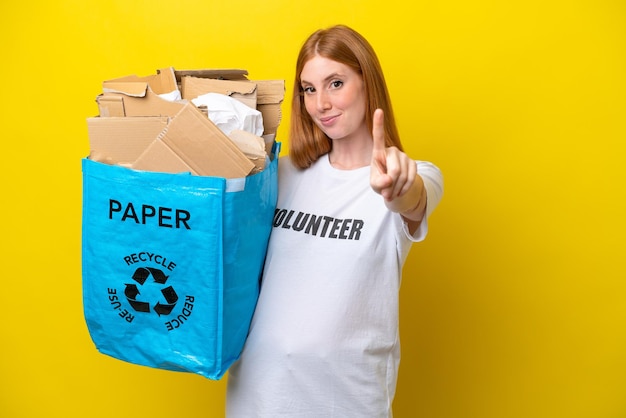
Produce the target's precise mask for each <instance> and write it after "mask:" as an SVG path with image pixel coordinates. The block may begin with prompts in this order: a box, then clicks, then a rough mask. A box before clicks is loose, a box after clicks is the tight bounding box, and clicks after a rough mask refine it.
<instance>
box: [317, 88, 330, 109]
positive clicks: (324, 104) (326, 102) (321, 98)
mask: <svg viewBox="0 0 626 418" xmlns="http://www.w3.org/2000/svg"><path fill="white" fill-rule="evenodd" d="M316 104H317V110H318V111H324V110H328V109H330V108H331V107H332V105H331V103H330V97H329V95H328V93H327V92H325V91H323V90H322V91H319V92H318V94H317V103H316Z"/></svg>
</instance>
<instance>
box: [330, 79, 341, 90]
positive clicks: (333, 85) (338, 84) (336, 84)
mask: <svg viewBox="0 0 626 418" xmlns="http://www.w3.org/2000/svg"><path fill="white" fill-rule="evenodd" d="M341 86H343V81H341V80H334V81H332V82H331V83H330V87H331V88H334V89H338V88H339V87H341Z"/></svg>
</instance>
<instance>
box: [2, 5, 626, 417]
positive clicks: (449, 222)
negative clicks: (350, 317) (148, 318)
mask: <svg viewBox="0 0 626 418" xmlns="http://www.w3.org/2000/svg"><path fill="white" fill-rule="evenodd" d="M625 18H626V5H625V3H624V2H623V1H620V0H568V1H565V0H555V1H546V0H526V1H514V2H507V1H496V0H491V1H490V0H476V1H460V0H456V1H455V0H441V1H421V0H420V1H413V2H405V1H396V0H387V1H384V2H380V1H374V0H371V1H354V2H351V1H345V0H336V1H333V2H316V1H292V0H268V1H249V0H241V1H234V2H228V1H219V2H217V1H215V2H213V1H210V0H204V1H197V0H177V1H162V0H150V1H147V0H145V1H126V0H101V1H98V2H94V1H85V0H80V1H79V0H76V1H70V0H60V1H45V2H44V1H40V2H26V1H15V0H12V1H3V2H2V5H1V6H0V22H1V25H0V34H1V35H2V48H1V49H0V54H1V56H2V60H1V67H0V106H1V119H0V120H1V121H2V124H1V134H0V138H1V141H2V153H1V155H2V163H1V164H0V170H2V171H1V172H2V195H3V197H2V205H1V206H0V220H1V222H2V242H3V244H2V258H1V259H2V269H1V270H0V272H1V275H2V281H1V282H2V297H1V303H0V307H1V309H2V310H1V311H0V323H1V325H0V384H1V389H0V416H2V417H11V418H13V417H44V416H45V417H67V416H82V417H112V416H115V417H147V416H149V417H153V418H158V417H167V418H171V417H189V418H190V417H220V416H222V415H223V406H224V401H223V398H224V391H225V384H224V383H225V382H224V381H220V382H214V381H210V380H207V379H204V378H202V377H199V376H196V375H189V374H182V373H174V372H165V371H159V370H153V369H148V368H145V367H140V366H134V365H129V364H126V363H123V362H121V361H118V360H114V359H111V358H109V357H106V356H104V355H101V354H99V353H98V352H97V351H96V349H95V348H94V346H93V344H92V342H91V340H90V338H89V335H88V333H87V329H86V326H85V323H84V320H83V316H82V315H83V313H82V301H81V268H80V264H81V258H80V251H81V246H80V234H81V223H80V222H81V167H80V159H81V158H82V157H84V156H86V155H87V153H88V139H87V130H86V122H85V119H86V118H87V117H89V116H92V115H95V114H96V113H97V108H96V104H95V101H94V98H95V96H96V95H97V94H98V93H99V92H100V88H101V85H100V83H101V81H102V80H105V79H109V78H114V77H118V76H124V75H128V74H133V73H136V74H138V75H149V74H152V73H154V72H155V70H156V69H157V68H161V67H165V66H174V67H176V68H178V69H194V68H205V67H214V68H233V67H234V68H246V69H248V70H249V73H250V77H251V78H257V79H263V78H281V79H285V80H286V81H287V85H288V98H287V100H286V101H287V102H288V100H289V97H290V91H291V90H290V89H291V83H292V79H293V66H294V62H295V57H296V54H297V51H298V48H299V47H300V44H301V42H302V41H303V40H304V38H305V37H306V36H307V35H308V34H309V33H310V32H311V31H313V30H314V29H317V28H318V27H324V26H328V25H331V24H335V23H345V24H348V25H351V26H353V27H354V28H355V29H357V30H359V31H360V32H362V33H363V34H364V35H365V36H366V37H367V38H368V39H369V40H370V41H371V43H372V44H373V45H374V47H375V49H376V50H377V51H378V53H379V57H380V60H381V62H382V64H383V67H384V69H385V73H386V76H387V79H388V83H389V87H390V90H391V93H392V97H393V100H394V107H395V110H396V112H397V118H398V122H399V125H400V130H401V134H402V137H403V140H404V143H405V144H406V147H407V149H408V151H409V153H410V154H411V155H412V156H413V157H414V158H417V159H425V160H430V161H433V162H435V163H437V164H438V165H439V166H440V167H441V168H442V170H443V171H444V173H445V179H446V190H445V196H444V200H443V202H442V204H441V206H440V207H439V209H438V210H437V211H436V213H435V214H434V215H433V217H432V219H431V235H430V236H429V238H428V239H427V240H426V241H425V242H424V243H422V244H419V245H416V246H415V247H414V249H413V252H412V254H411V256H410V258H409V261H408V264H407V266H406V270H405V276H404V282H403V289H402V296H401V297H402V311H401V332H402V342H403V360H402V365H401V371H400V373H401V375H400V379H399V387H398V393H397V398H396V402H395V415H396V416H397V417H399V418H413V417H424V418H467V417H477V418H518V417H519V418H522V417H523V418H554V417H568V418H574V417H575V418H578V417H580V418H582V417H585V418H623V417H626V303H625V301H624V299H625V296H626V284H625V282H624V279H625V278H626V274H625V268H624V254H623V253H624V248H625V246H624V235H625V234H626V228H625V221H624V216H625V214H626V210H625V209H626V208H625V203H624V181H625V180H626V176H625V175H624V168H623V165H624V156H625V155H624V146H623V143H624V140H625V139H626V127H625V125H624V119H625V117H626V114H625V111H626V103H625V102H626V82H625V78H626V56H625V55H626V29H625V28H626V21H625ZM283 111H284V122H283V124H282V126H281V130H280V131H279V139H282V140H283V141H285V140H286V132H287V127H288V123H289V106H288V105H284V106H283ZM286 145H288V144H286ZM286 148H287V147H285V149H286Z"/></svg>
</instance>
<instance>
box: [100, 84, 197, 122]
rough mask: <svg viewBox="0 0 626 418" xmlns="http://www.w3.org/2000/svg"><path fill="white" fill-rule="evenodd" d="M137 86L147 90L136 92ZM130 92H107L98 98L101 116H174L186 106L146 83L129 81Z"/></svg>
mask: <svg viewBox="0 0 626 418" xmlns="http://www.w3.org/2000/svg"><path fill="white" fill-rule="evenodd" d="M137 86H143V87H144V88H145V90H144V91H143V95H142V96H137V95H135V93H136V92H137V91H138V90H139V89H138V88H137ZM125 87H127V88H128V92H125V91H121V90H120V91H119V92H116V93H114V92H107V93H103V94H101V95H100V96H98V97H97V98H96V102H97V103H98V109H99V111H100V116H102V117H110V116H170V117H174V116H176V114H177V113H178V112H180V110H181V109H182V108H183V107H184V106H185V103H182V102H171V101H169V100H165V99H162V98H161V97H159V96H158V95H157V94H155V93H154V92H153V91H152V90H150V87H149V86H148V85H147V84H146V83H127V84H125Z"/></svg>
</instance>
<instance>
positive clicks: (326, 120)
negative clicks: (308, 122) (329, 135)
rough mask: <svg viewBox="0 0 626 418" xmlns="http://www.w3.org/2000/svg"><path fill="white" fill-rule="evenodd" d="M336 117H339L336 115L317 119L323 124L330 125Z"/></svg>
mask: <svg viewBox="0 0 626 418" xmlns="http://www.w3.org/2000/svg"><path fill="white" fill-rule="evenodd" d="M338 117H339V116H338V115H335V116H325V117H323V118H319V121H320V123H321V124H322V125H323V126H330V125H332V124H333V123H334V122H335V121H336V120H337V118H338Z"/></svg>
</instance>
